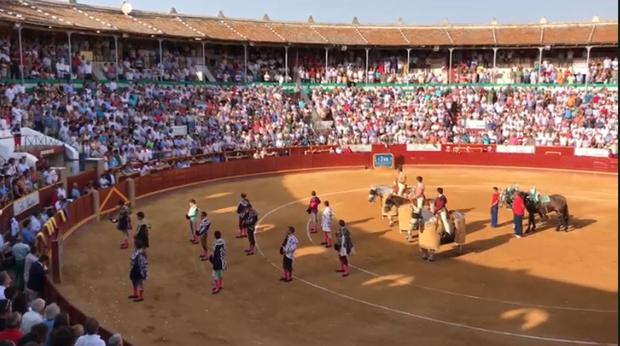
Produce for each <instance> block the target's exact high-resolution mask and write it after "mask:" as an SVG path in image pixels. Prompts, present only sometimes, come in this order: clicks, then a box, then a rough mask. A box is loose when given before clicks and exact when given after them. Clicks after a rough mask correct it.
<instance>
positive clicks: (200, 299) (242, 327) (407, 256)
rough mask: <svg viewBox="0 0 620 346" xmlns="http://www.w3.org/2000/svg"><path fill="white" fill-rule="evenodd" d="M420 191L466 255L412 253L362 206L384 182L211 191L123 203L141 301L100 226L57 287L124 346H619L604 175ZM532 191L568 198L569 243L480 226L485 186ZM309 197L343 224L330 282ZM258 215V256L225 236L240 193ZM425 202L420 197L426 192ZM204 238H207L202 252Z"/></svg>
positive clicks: (354, 175) (71, 250) (359, 178)
mask: <svg viewBox="0 0 620 346" xmlns="http://www.w3.org/2000/svg"><path fill="white" fill-rule="evenodd" d="M406 172H407V174H408V176H409V179H410V180H411V181H413V178H414V177H415V176H416V175H422V176H424V178H425V182H426V186H427V191H429V192H432V191H434V189H435V188H436V187H437V186H443V187H444V189H445V194H446V196H447V197H448V200H449V203H448V205H449V207H450V208H451V209H457V210H460V211H463V212H464V213H465V215H466V219H467V229H468V241H467V245H466V248H465V253H464V254H463V255H460V256H456V252H455V251H454V250H453V249H452V247H451V246H449V245H448V246H444V247H443V248H442V251H441V252H440V253H439V256H438V258H437V260H436V262H434V263H429V262H426V261H423V260H421V259H420V257H419V252H418V246H417V243H415V242H414V243H408V242H406V241H405V239H404V236H403V235H402V234H400V233H399V232H398V231H396V228H395V227H394V228H392V229H391V228H390V227H388V226H387V222H386V221H385V220H383V219H381V217H380V213H379V206H378V204H370V203H368V201H367V195H368V188H369V186H370V185H372V184H389V182H390V181H392V179H393V176H394V172H393V171H381V170H362V169H359V170H342V171H329V172H328V171H325V172H318V173H316V172H315V173H300V174H290V175H280V176H265V177H255V178H248V179H245V180H233V181H228V182H226V181H224V182H212V183H205V184H201V185H196V186H194V187H188V188H184V189H180V190H175V191H171V192H166V193H162V194H159V195H156V196H153V197H149V198H145V199H141V200H138V203H137V204H138V206H137V207H136V208H135V209H134V213H135V212H136V211H138V210H142V211H144V212H145V213H146V215H147V219H148V220H149V221H150V222H151V224H152V233H151V248H150V249H149V261H150V268H149V269H150V277H149V279H148V281H147V283H146V294H145V298H146V300H145V301H144V302H143V303H139V304H136V303H132V302H130V301H128V300H127V299H126V297H127V295H128V294H129V293H130V282H129V280H128V266H129V255H130V252H129V251H128V250H119V249H118V244H119V242H120V233H119V232H118V231H116V229H115V228H114V225H112V224H111V223H110V222H107V221H101V222H98V223H89V224H87V225H85V226H84V227H82V229H81V230H79V231H78V232H76V233H75V234H74V235H72V237H71V238H70V239H69V240H68V241H66V242H65V245H64V256H65V257H64V268H63V283H62V285H60V290H61V292H63V293H64V294H66V295H67V296H68V298H69V299H70V300H71V301H72V302H74V303H75V304H76V306H78V307H80V308H81V309H82V310H83V311H84V312H86V313H87V314H90V315H94V316H96V317H97V318H98V319H99V321H100V322H101V324H102V325H105V326H107V327H109V328H111V329H113V330H117V331H120V332H121V333H122V334H123V336H125V337H126V338H128V339H129V340H130V341H132V342H133V343H135V344H137V345H141V346H142V345H159V344H167V345H188V346H192V345H203V344H214V343H218V344H226V345H291V344H295V345H318V344H324V345H335V344H338V345H377V344H383V345H413V344H416V345H442V346H443V345H558V344H575V343H582V344H586V343H593V344H608V343H611V344H616V343H617V340H618V327H617V321H618V313H617V303H618V299H617V294H618V272H617V268H618V247H617V243H618V217H617V209H618V205H617V175H601V174H587V173H569V172H558V171H542V170H540V171H535V170H520V169H519V170H515V169H491V168H471V167H467V168H462V167H461V168H458V167H408V168H407V169H406ZM512 183H518V184H519V185H520V186H522V187H526V186H527V187H529V186H530V185H531V184H533V183H535V184H536V185H537V186H538V189H539V190H540V191H541V192H543V193H562V194H564V195H565V196H566V197H567V198H568V199H569V207H570V213H571V215H572V218H571V221H570V222H571V224H572V225H573V226H576V228H575V229H574V230H572V231H571V232H568V233H563V232H560V233H557V232H555V231H554V229H555V220H556V219H555V216H553V219H552V220H553V223H552V224H548V225H540V224H539V230H538V231H537V232H536V233H534V234H531V235H529V236H527V237H525V238H523V239H514V238H513V237H512V236H511V233H512V232H511V231H512V227H511V213H510V211H509V210H507V209H504V210H501V211H500V225H501V227H500V228H498V229H491V228H490V227H489V223H490V221H489V218H490V216H489V205H490V197H491V187H492V186H494V185H496V186H500V187H505V186H507V185H509V184H512ZM311 190H316V191H317V192H318V195H319V197H320V198H321V199H322V200H329V201H330V202H331V203H332V206H333V209H334V211H335V214H336V217H337V218H343V219H345V220H347V221H348V223H349V226H350V230H351V231H352V235H353V241H354V245H355V248H356V254H355V255H354V256H352V257H351V263H352V264H353V268H354V269H353V271H352V275H351V276H350V277H348V278H341V277H340V276H339V275H338V274H337V273H335V271H334V270H335V269H336V268H337V266H338V261H337V258H336V253H335V251H334V250H330V249H325V248H323V247H321V246H319V243H320V242H321V235H320V234H314V235H312V236H310V235H309V234H307V233H306V231H305V228H306V227H305V224H306V220H307V214H306V213H305V205H306V203H307V200H308V196H309V193H310V191H311ZM242 191H243V192H246V193H247V194H248V196H249V198H250V200H251V201H252V203H253V205H254V206H255V207H256V208H257V210H258V211H259V213H260V217H261V221H260V228H259V233H258V235H257V242H258V245H259V247H260V250H259V251H258V252H257V253H256V255H254V256H249V257H248V256H245V254H244V252H243V249H245V248H246V247H247V240H246V239H235V238H234V236H235V235H237V227H236V223H237V217H236V214H235V209H236V204H237V202H238V198H239V193H240V192H242ZM433 197H434V194H433ZM190 198H195V199H197V201H198V204H199V206H200V207H201V208H203V209H206V210H207V211H208V213H209V214H210V216H211V218H212V221H213V227H212V230H221V231H222V232H223V234H224V239H225V240H226V243H227V251H228V263H229V269H228V271H227V272H226V274H225V279H224V290H223V291H222V292H221V293H220V294H219V295H216V296H212V295H211V268H210V265H209V263H208V262H201V261H200V260H199V259H198V255H199V253H200V252H199V246H198V245H190V243H189V242H188V238H189V232H188V226H187V221H186V220H185V218H184V213H185V212H186V209H187V201H188V200H189V199H190ZM288 225H293V226H295V227H296V228H297V230H298V232H297V237H298V238H299V240H300V249H299V250H298V252H297V258H296V260H295V272H294V274H295V275H296V276H297V280H295V281H294V282H292V283H282V282H280V281H279V280H278V279H279V277H280V269H279V268H280V263H281V257H280V255H279V252H278V249H279V246H280V243H281V241H282V239H283V236H284V230H285V227H286V226H288ZM211 241H212V239H210V242H211Z"/></svg>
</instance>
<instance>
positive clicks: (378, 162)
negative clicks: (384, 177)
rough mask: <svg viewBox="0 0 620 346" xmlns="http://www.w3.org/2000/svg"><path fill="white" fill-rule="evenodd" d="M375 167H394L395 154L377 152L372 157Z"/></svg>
mask: <svg viewBox="0 0 620 346" xmlns="http://www.w3.org/2000/svg"><path fill="white" fill-rule="evenodd" d="M372 164H373V167H374V168H394V155H392V154H375V155H374V156H373V157H372Z"/></svg>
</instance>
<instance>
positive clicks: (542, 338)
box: [256, 188, 618, 346]
mask: <svg viewBox="0 0 620 346" xmlns="http://www.w3.org/2000/svg"><path fill="white" fill-rule="evenodd" d="M364 190H366V188H359V189H352V190H345V191H338V192H332V193H326V194H322V196H333V195H339V194H346V193H351V192H359V191H364ZM305 199H306V198H299V199H297V200H294V201H291V202H288V203H285V204H282V205H280V206H278V207H276V208H273V209H271V210H269V211H267V212H266V213H265V214H264V215H263V216H262V217H261V218H260V219H259V220H258V222H257V224H256V228H258V227H259V226H260V224H261V223H262V222H263V221H264V220H265V219H266V218H267V217H268V216H269V215H271V214H273V213H275V212H277V211H279V210H281V209H284V208H286V207H289V206H291V205H294V204H297V203H299V202H301V201H304V200H305ZM256 249H257V250H258V252H259V253H260V255H261V256H262V257H263V258H264V259H265V260H266V261H267V262H268V263H269V264H270V265H271V266H273V267H274V268H276V269H278V270H279V269H280V268H279V267H278V266H277V265H276V264H275V263H273V261H271V260H270V259H269V258H267V256H265V253H264V252H263V250H262V248H261V247H260V246H259V242H258V237H256ZM366 272H367V273H370V272H368V271H366ZM371 275H372V274H371ZM294 277H295V279H296V280H298V281H301V282H303V283H305V284H306V285H308V286H311V287H314V288H316V289H319V290H321V291H324V292H327V293H330V294H332V295H335V296H338V297H340V298H343V299H347V300H350V301H353V302H356V303H359V304H363V305H366V306H370V307H373V308H376V309H379V310H384V311H388V312H392V313H395V314H400V315H404V316H408V317H412V318H417V319H420V320H424V321H429V322H434V323H439V324H443V325H448V326H452V327H457V328H463V329H469V330H474V331H478V332H483V333H489V334H495V335H504V336H512V337H518V338H524V339H530V340H539V341H550V342H557V343H569V344H570V343H572V344H579V345H611V346H617V345H618V344H617V343H604V342H596V341H588V340H575V339H564V338H555V337H545V336H536V335H530V334H520V333H513V332H508V331H502V330H495V329H487V328H482V327H476V326H471V325H467V324H463V323H457V322H450V321H446V320H441V319H437V318H433V317H428V316H424V315H420V314H415V313H411V312H407V311H403V310H398V309H394V308H391V307H388V306H385V305H380V304H376V303H372V302H369V301H366V300H362V299H358V298H355V297H352V296H349V295H346V294H343V293H340V292H337V291H334V290H331V289H329V288H327V287H324V286H320V285H317V284H315V283H312V282H310V281H307V280H305V279H302V278H300V277H298V276H294ZM415 286H416V287H418V285H415ZM421 288H422V287H421ZM426 289H429V290H436V289H434V288H431V287H427V288H426ZM452 294H454V295H457V296H463V297H467V298H472V297H473V296H467V295H462V294H459V293H455V292H452ZM475 299H480V300H487V298H482V297H480V298H475ZM497 302H498V303H499V302H502V303H504V304H510V305H516V304H518V303H515V302H507V301H501V300H498V301H497ZM521 305H527V304H521ZM555 308H562V307H555Z"/></svg>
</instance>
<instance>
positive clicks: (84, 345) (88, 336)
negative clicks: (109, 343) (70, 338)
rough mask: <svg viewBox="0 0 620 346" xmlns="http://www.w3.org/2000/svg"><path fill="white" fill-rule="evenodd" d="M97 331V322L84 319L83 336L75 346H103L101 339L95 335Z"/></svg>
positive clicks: (92, 319)
mask: <svg viewBox="0 0 620 346" xmlns="http://www.w3.org/2000/svg"><path fill="white" fill-rule="evenodd" d="M98 331H99V322H97V320H96V319H94V318H92V317H89V318H88V319H86V326H85V327H84V332H85V334H84V335H82V336H80V337H79V338H78V339H77V341H76V342H75V346H105V342H104V341H103V340H102V339H101V336H99V334H97V332H98Z"/></svg>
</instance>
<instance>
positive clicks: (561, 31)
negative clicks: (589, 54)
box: [543, 25, 592, 45]
mask: <svg viewBox="0 0 620 346" xmlns="http://www.w3.org/2000/svg"><path fill="white" fill-rule="evenodd" d="M591 32H592V25H582V26H570V27H568V26H557V27H554V26H547V27H545V30H544V32H543V43H544V44H550V45H557V44H583V43H584V42H588V39H589V37H590V33H591Z"/></svg>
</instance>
